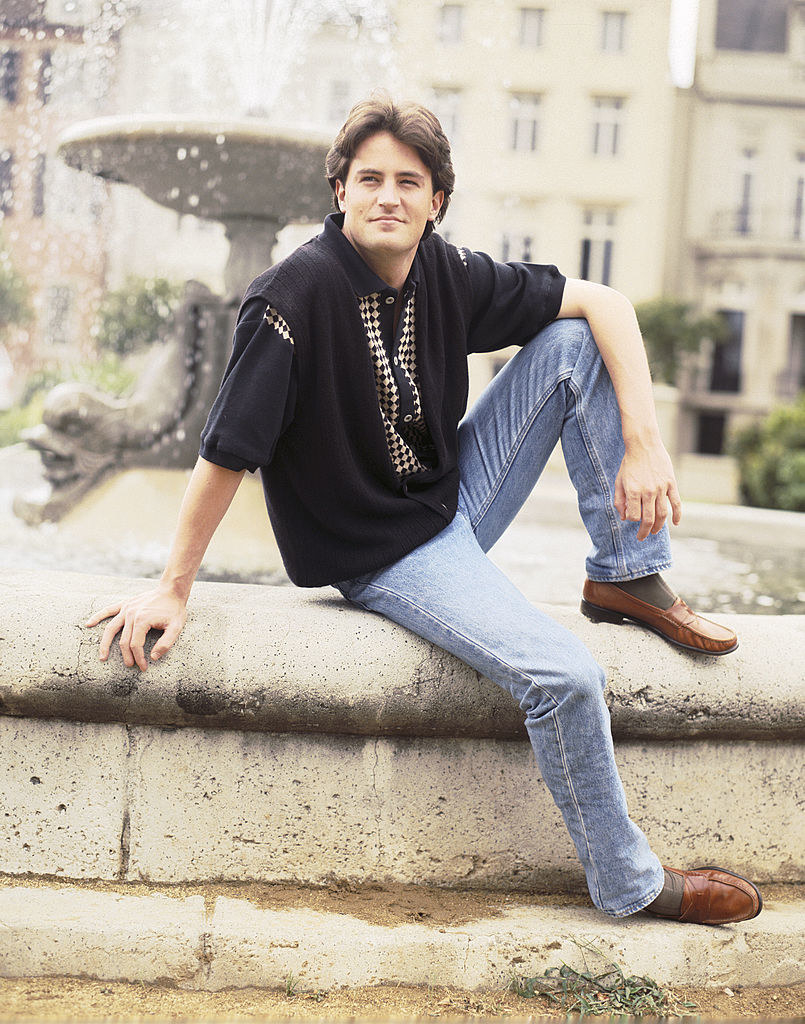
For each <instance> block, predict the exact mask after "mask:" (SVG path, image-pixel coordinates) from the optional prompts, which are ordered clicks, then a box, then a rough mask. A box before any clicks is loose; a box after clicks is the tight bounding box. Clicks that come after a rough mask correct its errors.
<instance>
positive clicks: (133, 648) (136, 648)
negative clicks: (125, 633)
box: [126, 615, 151, 672]
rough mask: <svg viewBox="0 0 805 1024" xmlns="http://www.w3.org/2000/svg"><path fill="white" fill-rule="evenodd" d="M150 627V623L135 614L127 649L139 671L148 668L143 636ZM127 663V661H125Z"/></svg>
mask: <svg viewBox="0 0 805 1024" xmlns="http://www.w3.org/2000/svg"><path fill="white" fill-rule="evenodd" d="M150 628H151V623H150V622H149V621H148V620H147V619H146V618H142V617H141V616H139V615H138V616H135V618H134V622H133V624H132V630H131V637H130V639H129V651H130V652H131V656H132V658H133V660H134V662H135V664H136V665H137V668H138V669H139V670H140V671H141V672H145V670H146V669H147V668H148V661H147V659H146V657H145V651H144V650H143V647H144V646H145V638H146V636H147V635H148V630H149V629H150ZM126 664H127V665H128V662H126Z"/></svg>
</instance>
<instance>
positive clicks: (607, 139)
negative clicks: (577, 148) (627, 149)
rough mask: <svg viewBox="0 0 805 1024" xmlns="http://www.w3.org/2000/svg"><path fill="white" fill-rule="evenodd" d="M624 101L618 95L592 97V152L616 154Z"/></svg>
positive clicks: (619, 138)
mask: <svg viewBox="0 0 805 1024" xmlns="http://www.w3.org/2000/svg"><path fill="white" fill-rule="evenodd" d="M623 106H624V101H623V99H622V98H621V97H619V96H594V97H593V154H594V155H595V156H617V155H618V153H619V152H620V149H621V134H622V118H623Z"/></svg>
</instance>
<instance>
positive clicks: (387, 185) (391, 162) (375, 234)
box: [336, 132, 444, 266]
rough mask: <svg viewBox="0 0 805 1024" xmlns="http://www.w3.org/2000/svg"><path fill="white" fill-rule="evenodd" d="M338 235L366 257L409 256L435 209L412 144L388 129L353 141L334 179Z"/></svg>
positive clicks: (440, 196) (439, 197)
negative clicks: (340, 223)
mask: <svg viewBox="0 0 805 1024" xmlns="http://www.w3.org/2000/svg"><path fill="white" fill-rule="evenodd" d="M336 197H337V199H338V205H339V208H340V209H341V211H342V212H343V214H344V228H343V231H344V234H345V235H346V236H347V238H348V239H349V240H350V242H351V243H352V244H353V245H354V246H355V248H356V249H357V250H358V252H359V253H360V254H361V256H363V258H364V259H365V260H366V262H367V263H368V264H369V265H370V266H372V264H373V263H377V262H382V263H386V262H388V261H389V260H394V259H396V258H399V259H403V258H406V257H409V256H410V258H411V259H413V256H414V253H415V252H416V248H417V246H418V245H419V242H420V239H421V238H422V233H423V232H424V230H425V225H426V224H427V223H428V221H433V220H435V219H436V216H437V215H438V213H439V210H440V209H441V205H442V202H443V201H444V193H443V192H437V193H435V194H434V192H433V183H432V180H431V174H430V171H429V170H428V168H427V167H426V166H425V164H424V163H423V162H422V160H421V158H420V156H419V154H418V153H417V151H416V150H415V149H412V148H411V147H410V146H406V145H405V143H402V142H400V141H399V140H398V139H396V138H395V137H394V136H393V135H390V134H389V133H388V132H378V133H377V134H376V135H371V136H369V138H368V139H364V141H363V142H362V143H361V144H360V146H358V148H357V150H356V151H355V156H354V157H353V158H352V162H351V163H350V165H349V171H348V172H347V180H346V181H345V182H342V181H337V182H336Z"/></svg>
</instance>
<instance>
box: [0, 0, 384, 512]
mask: <svg viewBox="0 0 805 1024" xmlns="http://www.w3.org/2000/svg"><path fill="white" fill-rule="evenodd" d="M235 6H236V8H237V12H236V13H237V16H238V18H239V19H241V20H240V24H241V28H245V29H246V31H241V32H240V33H238V34H235V33H231V32H230V33H229V34H227V33H226V32H225V31H224V28H223V26H221V30H220V32H216V33H215V35H216V39H217V40H220V43H221V45H222V46H224V45H230V46H231V45H233V44H232V36H233V35H237V39H236V43H235V45H237V46H239V47H241V48H242V49H243V48H245V49H244V52H243V53H242V54H241V56H240V59H234V57H233V59H231V60H230V59H229V58H228V59H227V65H228V70H230V71H231V79H232V81H231V82H229V83H227V84H226V85H224V86H222V95H221V96H220V97H217V98H216V100H215V101H212V102H211V103H210V104H207V103H206V100H205V97H204V95H203V94H202V92H201V91H199V90H198V89H197V88H196V87H195V85H194V84H193V83H189V84H190V86H191V87H190V88H188V90H187V91H188V93H189V94H190V99H189V100H188V103H189V104H190V105H191V106H192V105H196V104H204V105H205V106H209V107H210V108H211V109H216V103H217V104H220V105H223V106H224V107H226V108H227V109H240V110H244V111H246V114H247V116H246V117H245V118H243V119H232V118H231V117H230V118H213V117H204V118H200V117H193V116H190V115H189V114H185V115H182V116H180V117H177V116H174V115H169V116H160V115H154V114H152V115H149V116H141V115H130V114H129V115H125V116H113V117H103V118H96V119H93V120H90V121H85V122H82V123H79V124H76V125H74V126H73V127H71V128H69V129H68V130H67V131H66V132H65V133H64V134H63V135H62V137H61V139H60V142H59V148H58V154H59V156H60V157H61V159H62V160H64V161H65V163H66V164H67V165H68V166H70V167H72V168H75V169H78V170H81V171H86V172H88V173H90V174H93V175H95V176H98V177H100V178H102V179H105V180H107V181H111V182H123V183H126V184H129V185H132V186H134V187H135V188H137V189H139V190H140V191H141V192H142V193H143V194H145V195H146V196H148V197H149V198H150V199H152V200H153V201H154V202H156V203H158V204H160V205H161V206H164V207H167V208H169V209H171V210H174V211H176V212H178V213H180V214H192V215H193V216H195V217H198V218H202V219H207V220H213V221H217V222H219V223H222V224H223V226H224V230H225V233H226V237H227V239H228V241H229V246H230V248H229V257H228V261H227V264H226V268H225V271H224V294H223V295H222V296H215V295H213V294H211V293H210V292H209V291H208V290H207V289H205V288H204V287H202V286H201V285H198V284H196V283H191V284H190V285H188V287H187V290H186V294H185V297H184V302H183V304H182V307H181V310H180V312H179V314H178V316H177V319H176V322H175V324H174V326H173V329H172V331H171V332H170V334H171V339H170V341H169V343H168V344H167V345H164V346H160V347H155V356H154V359H153V362H152V365H151V366H150V367H149V369H148V370H147V371H146V373H145V374H144V376H143V377H142V378H141V379H140V381H139V382H138V384H137V387H136V390H135V393H134V394H133V396H132V397H131V398H129V399H126V400H119V399H114V398H112V397H110V396H108V395H104V394H103V393H101V392H99V391H97V390H95V389H93V388H91V387H88V386H87V385H83V384H82V385H79V384H75V383H72V384H62V385H59V386H58V387H56V388H55V389H54V390H53V391H52V392H51V393H50V395H49V396H48V398H47V401H46V405H45V409H44V413H43V422H42V423H41V424H40V425H39V426H37V427H35V428H33V429H31V430H29V431H28V432H27V433H26V435H25V440H26V441H27V443H28V445H29V446H30V447H32V448H33V449H35V450H36V451H37V452H39V454H40V456H41V459H42V464H43V471H44V477H45V480H46V482H47V485H48V493H44V490H43V491H41V492H40V493H38V494H33V495H25V496H24V495H19V494H18V495H17V496H16V498H15V500H14V511H15V513H16V514H17V515H18V516H19V517H20V518H21V519H22V520H24V521H25V522H27V523H30V524H35V523H40V522H43V521H56V520H60V519H61V518H62V516H63V515H64V514H65V512H67V511H68V510H69V509H71V508H72V507H73V506H74V505H75V503H76V501H77V500H78V499H80V498H81V497H82V495H84V494H86V493H87V492H88V491H89V490H90V489H91V488H93V487H94V486H95V485H97V484H98V483H99V482H100V481H101V480H102V479H104V478H105V477H106V476H108V475H109V474H110V473H111V472H112V471H113V470H121V469H127V468H131V467H134V466H137V467H139V466H160V467H162V468H186V467H189V466H191V465H192V464H193V462H194V460H195V457H196V454H197V441H198V437H199V433H200V431H201V428H202V426H203V424H204V420H205V418H206V414H207V410H208V409H209V406H210V404H211V403H212V401H213V399H214V396H215V393H216V391H217V388H218V385H219V382H220V379H221V375H222V373H223V369H224V366H225V362H226V358H227V355H228V343H229V338H230V337H231V332H232V327H233V324H234V315H235V312H236V309H237V303H238V300H239V298H240V296H241V295H242V293H243V291H244V289H245V287H246V286H247V285H248V283H249V281H250V280H251V279H252V278H253V277H254V276H256V275H257V274H258V273H260V272H261V271H263V270H264V269H265V268H266V267H267V266H269V265H270V262H271V252H272V249H273V248H274V245H275V242H276V240H277V234H278V232H279V230H280V229H281V228H282V227H284V226H285V225H287V224H289V223H300V222H302V223H318V222H320V221H321V220H323V218H324V217H325V216H326V214H327V213H328V212H329V210H330V209H331V194H330V190H329V188H328V186H327V183H326V180H325V178H324V173H323V168H324V158H325V155H326V152H327V148H328V145H329V139H326V138H324V137H323V136H318V135H316V134H315V132H311V131H305V132H304V133H303V132H301V131H298V130H290V129H282V128H278V127H277V125H276V123H273V122H272V121H271V120H270V119H269V115H270V113H271V111H272V110H274V111H276V113H277V114H278V115H279V116H286V117H287V113H285V112H284V111H281V110H280V109H279V108H280V106H281V105H280V104H279V103H278V98H279V96H280V90H281V86H282V85H283V84H284V83H285V82H286V80H287V78H288V75H289V73H290V70H291V68H292V64H293V62H294V60H298V55H299V53H300V52H301V51H302V49H303V40H304V38H305V35H306V33H309V32H310V31H311V30H312V29H313V28H314V27H315V26H316V25H318V24H321V23H322V21H323V20H324V19H333V18H338V17H340V18H342V19H343V18H344V17H345V16H348V17H351V18H353V20H355V21H356V23H357V24H359V25H360V24H361V20H362V19H363V18H364V13H362V12H363V4H362V3H361V2H360V0H355V2H353V3H352V4H351V5H350V4H347V5H346V7H343V6H342V7H339V6H338V5H335V4H321V3H319V4H312V3H310V2H307V0H300V2H296V3H291V2H290V0H244V3H240V4H236V5H235ZM331 8H332V9H331ZM347 8H349V9H348V10H347ZM352 8H354V9H355V10H352ZM179 9H181V4H180V5H179ZM345 11H346V14H345ZM356 12H357V13H356ZM197 13H198V12H197V11H196V12H195V15H194V17H193V19H192V20H190V21H188V24H192V23H194V21H195V16H196V15H197ZM185 15H193V12H192V11H185ZM210 17H211V18H213V20H214V18H215V17H218V15H216V14H215V12H213V11H211V12H210ZM372 17H374V18H375V20H376V19H377V17H378V15H377V13H375V14H374V15H373V16H372ZM194 35H197V34H194ZM150 38H151V37H149V40H150ZM153 38H154V42H155V43H157V44H159V43H160V38H159V37H158V36H155V37H153ZM161 41H162V42H164V40H161ZM198 45H199V43H198V42H197V41H196V42H194V43H193V46H195V47H196V49H197V48H198ZM191 49H192V46H191ZM227 52H228V51H227ZM191 56H192V58H193V59H192V61H191V63H192V64H193V65H194V66H195V67H199V66H202V67H203V66H206V63H207V62H206V61H205V59H204V55H203V54H200V53H195V52H194V53H192V54H191ZM129 63H130V65H132V61H131V60H130V61H129ZM134 63H136V62H134ZM132 66H133V65H132ZM134 78H135V79H136V69H135V71H134ZM230 87H232V88H234V92H235V94H236V96H235V98H234V101H233V99H232V97H231V96H230V94H229V92H228V91H227V89H228V88H230ZM130 91H131V92H136V84H135V85H134V86H133V87H132V89H130ZM144 102H145V104H146V106H148V99H147V98H145V100H144ZM233 102H234V104H236V106H233ZM217 109H220V106H218V107H217Z"/></svg>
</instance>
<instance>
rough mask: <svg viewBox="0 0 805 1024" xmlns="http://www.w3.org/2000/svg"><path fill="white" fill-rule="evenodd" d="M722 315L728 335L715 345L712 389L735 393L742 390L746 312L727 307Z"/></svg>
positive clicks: (711, 372) (711, 378) (711, 380)
mask: <svg viewBox="0 0 805 1024" xmlns="http://www.w3.org/2000/svg"><path fill="white" fill-rule="evenodd" d="M721 316H722V317H723V318H724V320H725V322H726V325H727V337H726V339H725V340H724V341H719V342H717V343H716V345H715V346H714V347H713V361H712V364H711V366H710V390H711V391H727V392H731V393H735V392H738V391H740V390H741V349H742V348H743V335H744V314H743V313H742V312H741V311H740V310H736V309H727V310H722V311H721Z"/></svg>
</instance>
